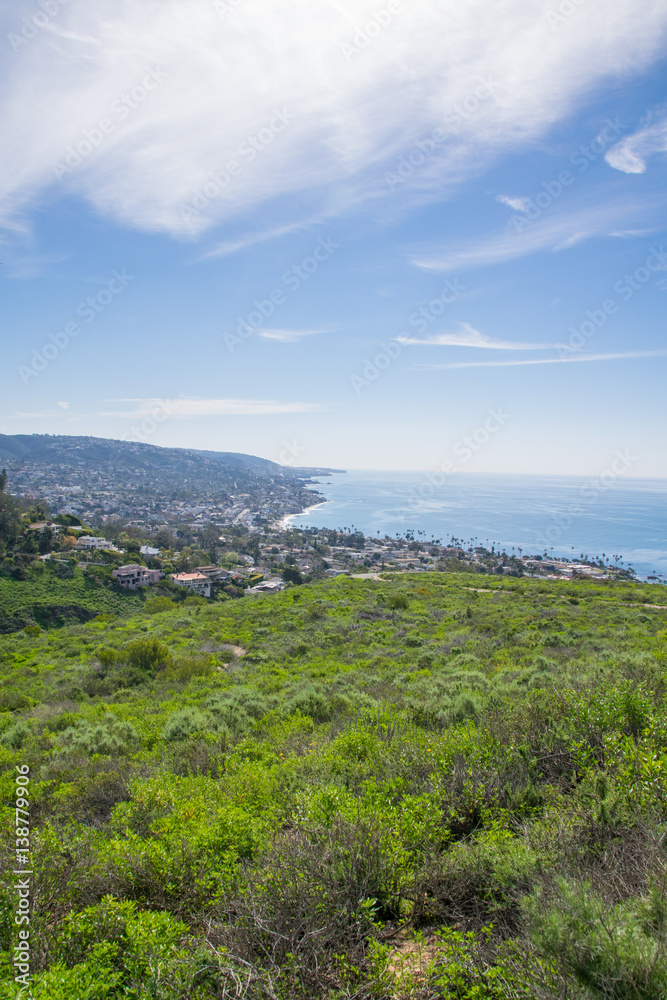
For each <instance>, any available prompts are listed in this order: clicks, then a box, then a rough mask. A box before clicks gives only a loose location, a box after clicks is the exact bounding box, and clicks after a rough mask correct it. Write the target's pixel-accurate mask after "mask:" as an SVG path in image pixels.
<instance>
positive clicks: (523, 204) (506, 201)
mask: <svg viewBox="0 0 667 1000" xmlns="http://www.w3.org/2000/svg"><path fill="white" fill-rule="evenodd" d="M496 201H499V202H500V204H501V205H507V207H508V208H513V209H514V211H515V212H525V211H526V209H527V208H528V204H529V202H530V199H529V198H510V196H509V195H507V194H499V195H496Z"/></svg>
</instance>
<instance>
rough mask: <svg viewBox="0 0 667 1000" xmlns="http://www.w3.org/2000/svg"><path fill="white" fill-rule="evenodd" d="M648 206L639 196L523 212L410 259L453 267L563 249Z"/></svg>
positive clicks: (604, 232) (446, 268)
mask: <svg viewBox="0 0 667 1000" xmlns="http://www.w3.org/2000/svg"><path fill="white" fill-rule="evenodd" d="M651 207H652V206H649V205H648V203H646V204H644V203H642V202H641V201H639V200H636V201H633V202H626V203H624V204H619V203H617V202H613V201H611V202H608V203H605V204H601V205H593V206H588V205H586V206H583V207H576V208H573V209H570V210H569V211H567V212H566V211H564V210H561V211H558V212H556V213H555V214H553V213H552V214H548V213H544V214H543V215H541V216H540V217H538V218H536V219H535V220H534V221H531V220H529V219H526V218H525V217H524V216H523V215H522V216H520V217H517V218H518V219H519V220H520V223H519V222H517V224H516V225H515V224H514V223H513V221H512V220H510V222H509V224H508V226H507V228H506V229H504V230H502V231H501V232H495V233H492V234H489V235H487V236H484V237H478V238H477V239H475V240H471V241H470V242H468V243H461V242H460V241H459V242H453V241H452V242H451V243H448V244H444V245H442V244H441V245H440V246H434V247H433V248H432V249H431V250H430V251H427V252H423V253H421V254H419V255H415V256H414V257H413V258H412V263H413V264H415V265H416V266H417V267H423V268H426V269H428V270H432V271H454V270H457V269H459V268H460V269H464V268H470V267H484V266H487V265H491V264H502V263H504V262H505V261H510V260H516V259H517V258H519V257H525V256H527V255H529V254H533V253H540V252H544V251H557V250H565V249H567V248H569V247H572V246H575V245H576V244H577V243H580V242H581V241H582V240H586V239H591V238H593V237H596V236H610V235H611V234H612V232H613V233H614V235H616V234H617V233H618V231H619V227H622V226H623V223H624V221H625V220H628V221H629V220H635V221H636V218H637V216H638V215H645V214H647V212H648V211H649V210H650V208H651Z"/></svg>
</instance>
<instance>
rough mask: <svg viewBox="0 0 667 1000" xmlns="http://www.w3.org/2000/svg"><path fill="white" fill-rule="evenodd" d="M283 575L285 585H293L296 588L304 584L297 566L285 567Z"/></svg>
mask: <svg viewBox="0 0 667 1000" xmlns="http://www.w3.org/2000/svg"><path fill="white" fill-rule="evenodd" d="M282 575H283V580H284V581H285V583H293V584H294V585H295V587H298V586H300V585H301V584H302V583H303V577H302V576H301V573H300V572H299V570H298V568H297V567H296V566H285V569H284V570H283V573H282Z"/></svg>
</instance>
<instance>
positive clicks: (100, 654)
mask: <svg viewBox="0 0 667 1000" xmlns="http://www.w3.org/2000/svg"><path fill="white" fill-rule="evenodd" d="M95 656H96V657H97V659H98V660H99V661H100V663H101V664H102V666H103V667H106V668H107V669H108V668H109V667H112V666H113V665H114V663H117V662H118V660H119V659H120V654H119V652H118V650H117V649H110V648H108V647H106V646H98V647H97V650H96V651H95Z"/></svg>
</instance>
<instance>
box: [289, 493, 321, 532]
mask: <svg viewBox="0 0 667 1000" xmlns="http://www.w3.org/2000/svg"><path fill="white" fill-rule="evenodd" d="M328 503H331V501H330V500H320V502H319V503H314V504H311V505H310V507H306V508H305V510H302V511H299V513H298V514H285V516H284V517H281V519H280V520H279V521H278V528H279V529H280V531H287V529H288V528H289V522H290V520H291V519H292V518H293V517H303V515H304V514H308V513H309V511H311V510H317V508H318V507H324V505H325V504H328Z"/></svg>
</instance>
